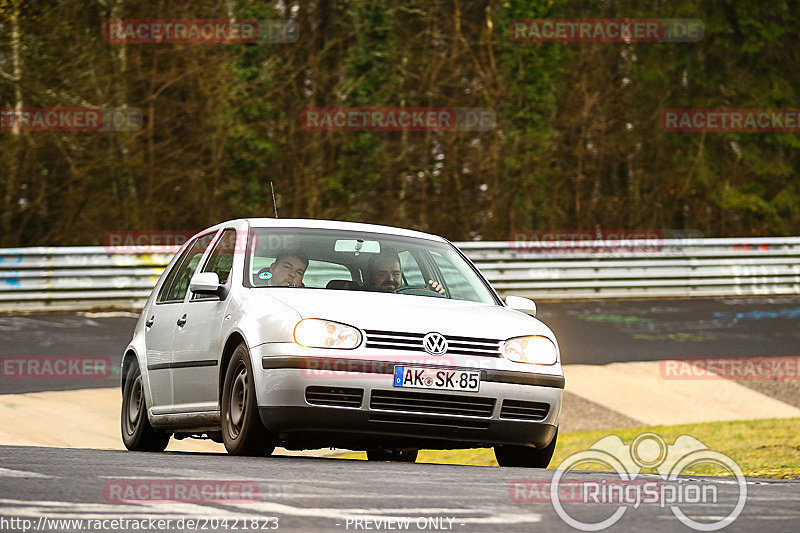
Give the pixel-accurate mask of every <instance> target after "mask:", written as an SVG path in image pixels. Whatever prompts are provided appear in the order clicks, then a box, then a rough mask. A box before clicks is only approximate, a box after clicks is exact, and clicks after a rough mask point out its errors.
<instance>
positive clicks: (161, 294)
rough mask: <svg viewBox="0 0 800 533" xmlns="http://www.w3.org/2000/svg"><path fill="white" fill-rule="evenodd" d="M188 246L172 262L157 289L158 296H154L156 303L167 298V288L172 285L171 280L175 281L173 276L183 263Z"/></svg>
mask: <svg viewBox="0 0 800 533" xmlns="http://www.w3.org/2000/svg"><path fill="white" fill-rule="evenodd" d="M189 250H190V248H186V249H185V250H184V251H183V253H182V254H181V256H180V257H179V258H178V259H177V260H176V261H175V263H173V265H172V270H170V271H169V274H167V277H166V279H164V284H163V285H162V286H161V289H160V290H159V291H158V297H156V303H161V302H163V301H165V300H166V299H167V293H168V292H169V288H170V287H171V286H172V282H173V281H175V276H176V275H177V274H178V270H180V269H181V265H182V264H183V262H184V260H186V255H187V254H188V253H189Z"/></svg>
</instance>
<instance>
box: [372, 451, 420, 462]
mask: <svg viewBox="0 0 800 533" xmlns="http://www.w3.org/2000/svg"><path fill="white" fill-rule="evenodd" d="M418 453H419V450H384V449H375V450H367V460H368V461H395V462H398V463H413V462H415V461H416V460H417V454H418Z"/></svg>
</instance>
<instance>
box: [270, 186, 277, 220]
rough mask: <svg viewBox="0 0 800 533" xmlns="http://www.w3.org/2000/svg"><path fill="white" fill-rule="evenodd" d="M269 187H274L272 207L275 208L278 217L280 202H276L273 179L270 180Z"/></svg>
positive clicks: (273, 188)
mask: <svg viewBox="0 0 800 533" xmlns="http://www.w3.org/2000/svg"><path fill="white" fill-rule="evenodd" d="M269 188H270V189H272V207H274V208H275V218H278V204H276V203H275V187H274V186H273V185H272V181H270V182H269Z"/></svg>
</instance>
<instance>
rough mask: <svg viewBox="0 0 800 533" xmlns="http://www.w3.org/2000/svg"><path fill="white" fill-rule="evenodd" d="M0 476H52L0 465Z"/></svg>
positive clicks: (47, 477) (46, 477) (45, 477)
mask: <svg viewBox="0 0 800 533" xmlns="http://www.w3.org/2000/svg"><path fill="white" fill-rule="evenodd" d="M0 477H32V478H38V479H52V478H53V476H48V475H46V474H40V473H38V472H24V471H22V470H11V469H10V468H2V467H0Z"/></svg>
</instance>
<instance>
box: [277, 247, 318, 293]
mask: <svg viewBox="0 0 800 533" xmlns="http://www.w3.org/2000/svg"><path fill="white" fill-rule="evenodd" d="M307 268H308V256H306V254H304V253H303V252H302V251H300V250H299V249H292V250H285V251H283V252H280V253H279V254H278V257H276V258H275V261H273V263H272V264H271V265H270V266H269V272H270V273H271V274H272V277H270V278H269V279H268V280H267V286H268V287H305V285H303V275H304V274H305V273H306V269H307Z"/></svg>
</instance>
